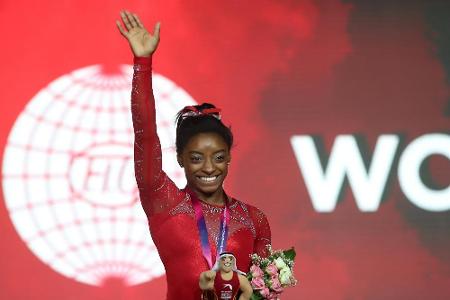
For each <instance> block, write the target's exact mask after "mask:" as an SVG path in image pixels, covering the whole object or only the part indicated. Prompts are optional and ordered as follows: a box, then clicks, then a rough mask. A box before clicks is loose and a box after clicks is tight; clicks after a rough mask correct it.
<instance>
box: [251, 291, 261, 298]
mask: <svg viewBox="0 0 450 300" xmlns="http://www.w3.org/2000/svg"><path fill="white" fill-rule="evenodd" d="M261 299H263V297H261V295H260V294H259V293H257V294H256V292H255V291H253V294H252V297H251V298H250V300H261Z"/></svg>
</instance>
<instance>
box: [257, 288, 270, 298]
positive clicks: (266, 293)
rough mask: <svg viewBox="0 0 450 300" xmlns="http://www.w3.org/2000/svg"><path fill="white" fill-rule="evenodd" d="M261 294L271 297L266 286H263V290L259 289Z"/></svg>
mask: <svg viewBox="0 0 450 300" xmlns="http://www.w3.org/2000/svg"><path fill="white" fill-rule="evenodd" d="M259 294H260V295H261V296H263V297H264V298H267V297H269V294H270V290H269V289H268V288H266V287H265V288H263V289H262V290H260V291H259Z"/></svg>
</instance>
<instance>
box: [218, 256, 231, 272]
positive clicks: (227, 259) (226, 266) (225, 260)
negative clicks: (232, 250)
mask: <svg viewBox="0 0 450 300" xmlns="http://www.w3.org/2000/svg"><path fill="white" fill-rule="evenodd" d="M233 266H234V257H233V256H232V255H223V256H221V257H220V261H219V269H220V270H222V271H223V272H225V273H228V272H231V271H232V270H233Z"/></svg>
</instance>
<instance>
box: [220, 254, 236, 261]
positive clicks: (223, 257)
mask: <svg viewBox="0 0 450 300" xmlns="http://www.w3.org/2000/svg"><path fill="white" fill-rule="evenodd" d="M220 259H222V260H225V259H234V257H233V256H232V255H223V256H221V257H220Z"/></svg>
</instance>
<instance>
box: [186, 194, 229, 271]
mask: <svg viewBox="0 0 450 300" xmlns="http://www.w3.org/2000/svg"><path fill="white" fill-rule="evenodd" d="M187 192H188V193H189V195H190V196H191V201H192V206H193V207H194V211H195V220H196V221H197V227H198V232H199V234H200V243H201V246H202V253H203V256H204V257H205V259H206V262H207V263H208V266H209V268H210V269H212V267H213V265H214V264H213V262H212V253H211V246H210V245H209V239H208V229H207V228H206V222H205V216H204V215H203V211H202V205H201V204H200V200H199V199H198V198H197V196H196V195H195V194H194V193H193V192H192V191H190V190H189V189H188V190H187ZM229 222H230V211H229V209H228V201H227V200H225V207H224V209H223V213H222V215H221V216H220V228H219V241H218V244H217V254H216V259H217V258H218V257H219V255H220V253H223V252H225V250H226V247H227V239H228V224H229Z"/></svg>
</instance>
